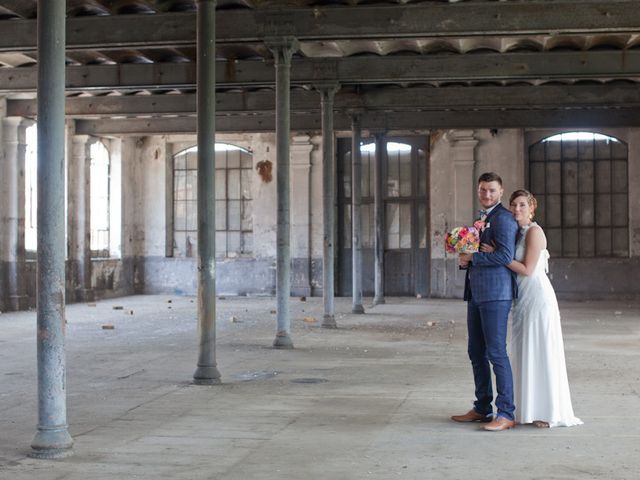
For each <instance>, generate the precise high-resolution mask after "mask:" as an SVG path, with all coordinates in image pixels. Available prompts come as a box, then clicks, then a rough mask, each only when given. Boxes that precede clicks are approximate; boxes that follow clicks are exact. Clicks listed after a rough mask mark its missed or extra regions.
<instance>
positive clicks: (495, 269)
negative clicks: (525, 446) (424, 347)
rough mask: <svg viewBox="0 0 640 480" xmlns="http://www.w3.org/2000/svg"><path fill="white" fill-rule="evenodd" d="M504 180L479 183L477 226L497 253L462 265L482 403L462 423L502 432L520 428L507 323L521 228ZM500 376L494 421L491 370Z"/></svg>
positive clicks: (468, 258)
mask: <svg viewBox="0 0 640 480" xmlns="http://www.w3.org/2000/svg"><path fill="white" fill-rule="evenodd" d="M503 192H504V191H503V189H502V179H501V178H500V176H499V175H497V174H495V173H493V172H489V173H483V174H482V175H481V176H480V178H479V179H478V199H479V200H480V205H481V206H482V210H480V220H479V221H478V222H476V224H477V225H478V227H479V228H480V230H481V233H480V242H481V243H488V244H492V245H494V246H495V251H493V252H491V253H484V252H476V253H470V254H461V255H460V258H459V264H460V266H461V267H463V268H467V274H466V279H465V286H464V299H465V300H467V328H468V331H469V346H468V353H469V358H470V359H471V365H472V367H473V380H474V382H475V387H476V391H475V393H476V401H475V402H474V406H473V409H471V410H469V411H468V412H467V413H465V414H464V415H454V416H452V417H451V419H452V420H455V421H456V422H489V423H487V424H486V425H485V426H484V429H485V430H489V431H494V432H497V431H501V430H507V429H509V428H512V427H514V426H515V422H514V410H515V406H514V405H513V379H512V376H511V364H510V363H509V357H508V356H507V346H506V343H507V319H508V316H509V310H510V308H511V301H512V299H513V298H514V297H515V296H516V295H517V284H516V280H515V274H514V273H513V272H512V271H511V270H509V269H508V268H507V265H509V264H510V263H511V261H512V260H513V255H514V250H515V244H516V233H517V231H518V224H517V223H516V221H515V220H514V218H513V215H512V214H511V213H510V212H509V211H508V210H507V209H506V208H504V207H503V206H502V204H501V203H500V201H501V199H502V194H503ZM489 363H491V365H492V366H493V373H494V374H495V376H496V388H497V390H498V395H497V397H496V409H497V410H498V412H497V415H496V416H495V417H493V418H492V412H493V410H492V407H491V402H492V401H493V391H492V388H491V370H490V368H489Z"/></svg>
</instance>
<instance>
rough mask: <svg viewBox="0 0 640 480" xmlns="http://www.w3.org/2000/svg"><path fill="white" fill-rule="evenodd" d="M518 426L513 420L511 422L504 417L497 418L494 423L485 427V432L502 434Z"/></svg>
mask: <svg viewBox="0 0 640 480" xmlns="http://www.w3.org/2000/svg"><path fill="white" fill-rule="evenodd" d="M515 426H516V422H514V421H513V420H509V419H508V418H504V417H496V418H494V419H493V422H491V423H487V424H486V425H485V426H484V427H482V428H484V429H485V430H488V431H489V432H501V431H502V430H509V429H510V428H514V427H515Z"/></svg>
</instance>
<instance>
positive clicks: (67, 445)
mask: <svg viewBox="0 0 640 480" xmlns="http://www.w3.org/2000/svg"><path fill="white" fill-rule="evenodd" d="M65 5H66V2H52V1H50V0H38V276H37V291H38V315H37V317H38V321H37V323H38V325H37V330H38V339H37V346H38V348H37V350H38V431H37V432H36V435H35V437H34V439H33V442H32V443H31V447H32V449H33V450H32V452H31V455H32V456H34V457H38V458H59V457H63V456H66V455H69V454H70V453H71V447H72V446H73V439H72V438H71V435H69V431H68V428H67V382H66V360H65V352H64V337H65V315H64V290H65V270H64V268H65V265H64V262H65V240H64V141H65V138H64V82H65V76H64V69H65Z"/></svg>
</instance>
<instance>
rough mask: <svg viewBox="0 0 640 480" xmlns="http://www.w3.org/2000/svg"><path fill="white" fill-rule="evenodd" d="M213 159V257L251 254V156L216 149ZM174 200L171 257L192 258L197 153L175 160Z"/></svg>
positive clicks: (240, 152)
mask: <svg viewBox="0 0 640 480" xmlns="http://www.w3.org/2000/svg"><path fill="white" fill-rule="evenodd" d="M215 155H216V158H215V162H216V187H215V203H216V207H215V208H216V218H215V221H216V257H218V258H233V257H238V256H246V255H250V254H251V253H252V252H253V201H252V196H251V174H252V167H253V163H252V157H251V154H250V153H248V152H246V151H244V150H242V149H232V150H229V149H225V150H218V149H216V153H215ZM181 157H183V158H181ZM181 184H182V185H184V187H183V191H181V186H182V185H181ZM173 199H174V200H173V203H174V206H173V209H174V210H173V232H174V234H173V254H174V256H176V257H194V256H196V255H197V238H198V228H197V150H196V149H191V150H189V151H187V152H182V153H180V154H178V155H176V156H175V157H174V165H173Z"/></svg>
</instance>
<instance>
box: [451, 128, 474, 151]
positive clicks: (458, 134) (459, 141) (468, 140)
mask: <svg viewBox="0 0 640 480" xmlns="http://www.w3.org/2000/svg"><path fill="white" fill-rule="evenodd" d="M474 133H475V131H474V130H449V131H448V132H447V133H445V134H444V138H445V139H446V140H447V141H448V142H449V144H450V145H451V146H452V147H455V146H458V145H460V146H463V147H469V146H471V145H472V146H474V147H475V146H476V145H477V144H478V139H477V138H476V137H475V136H474Z"/></svg>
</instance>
